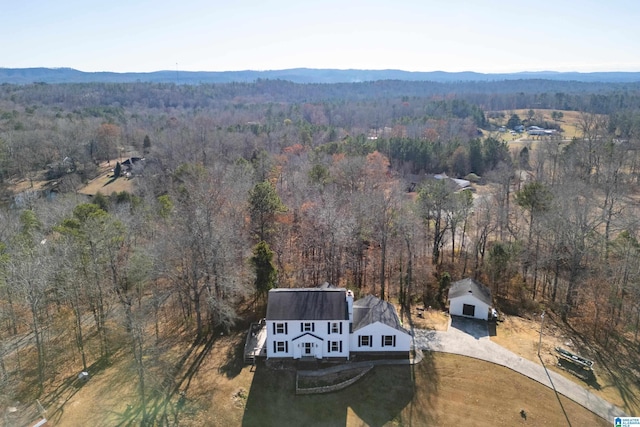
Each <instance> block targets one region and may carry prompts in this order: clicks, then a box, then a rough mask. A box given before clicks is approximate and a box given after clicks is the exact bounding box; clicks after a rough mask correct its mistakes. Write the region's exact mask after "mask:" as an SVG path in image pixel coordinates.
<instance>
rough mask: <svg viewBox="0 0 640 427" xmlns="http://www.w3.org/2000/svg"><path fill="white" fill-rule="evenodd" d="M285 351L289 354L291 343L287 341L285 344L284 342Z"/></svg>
mask: <svg viewBox="0 0 640 427" xmlns="http://www.w3.org/2000/svg"><path fill="white" fill-rule="evenodd" d="M284 351H286V352H287V353H289V341H285V342H284Z"/></svg>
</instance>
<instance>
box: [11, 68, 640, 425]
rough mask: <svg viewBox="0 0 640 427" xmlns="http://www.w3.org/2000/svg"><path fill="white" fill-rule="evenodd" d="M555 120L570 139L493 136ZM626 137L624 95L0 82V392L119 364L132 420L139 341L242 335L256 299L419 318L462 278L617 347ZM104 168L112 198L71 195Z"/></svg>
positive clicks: (625, 237) (143, 370)
mask: <svg viewBox="0 0 640 427" xmlns="http://www.w3.org/2000/svg"><path fill="white" fill-rule="evenodd" d="M522 109H525V110H530V114H527V115H522V117H518V115H517V114H516V113H515V110H522ZM543 110H553V111H554V113H555V114H554V115H553V117H554V120H547V119H544V118H543V116H542V113H541V112H542V111H543ZM560 111H564V112H565V113H566V112H570V111H571V112H577V117H578V119H577V122H576V128H577V129H578V131H579V136H577V137H573V138H566V137H564V136H563V135H562V133H561V132H559V133H558V135H559V136H556V135H554V136H553V137H539V138H537V139H536V140H527V141H525V142H524V144H523V145H522V146H517V147H515V146H512V145H510V144H508V143H507V142H506V141H505V140H504V139H502V138H501V136H500V133H499V132H498V131H497V130H498V128H499V126H502V125H507V123H508V120H511V119H516V118H517V119H518V123H522V124H526V125H541V126H543V127H547V128H557V129H560V130H561V129H562V114H559V113H558V112H560ZM514 116H515V117H514ZM639 137H640V86H638V84H637V83H630V84H612V83H607V84H604V83H602V84H601V83H580V82H557V81H550V80H521V81H504V82H460V83H432V82H406V81H376V82H367V83H353V84H296V83H291V82H286V81H272V80H260V81H256V82H253V83H229V84H206V85H194V86H188V85H174V84H156V83H126V84H124V83H121V84H107V83H87V84H31V85H10V84H4V85H0V197H1V200H2V205H1V207H0V343H1V346H0V400H2V401H3V402H8V401H13V400H15V399H30V398H35V397H41V398H46V397H47V395H46V392H47V385H48V384H50V383H51V382H52V381H54V380H55V379H56V378H58V377H59V376H61V375H65V374H67V375H68V374H69V373H68V372H67V373H61V372H60V369H58V368H57V366H58V365H59V364H62V361H64V360H67V361H69V360H71V361H73V363H75V365H74V366H75V368H74V369H75V371H74V372H76V374H77V372H79V371H83V370H87V367H88V366H90V365H92V364H95V363H97V362H99V361H105V360H106V361H108V360H109V358H110V357H111V356H112V355H113V354H114V353H115V352H118V351H124V352H126V353H127V354H128V355H129V357H130V359H131V363H132V365H131V366H132V370H133V371H134V372H135V376H136V379H137V381H138V382H139V396H140V402H139V404H140V406H141V408H142V411H143V414H145V411H146V405H147V402H148V400H150V399H152V398H157V397H158V396H161V398H162V399H167V400H168V399H171V398H172V396H174V395H175V393H176V391H177V390H178V387H179V384H178V383H177V382H176V381H177V380H176V379H175V378H174V377H173V374H172V371H171V369H169V368H168V366H169V361H167V360H165V359H163V355H162V353H161V352H158V351H156V349H157V348H158V346H159V345H160V344H161V343H162V342H164V341H165V340H167V339H169V338H170V337H171V336H173V335H177V334H182V335H187V336H191V337H193V339H194V340H198V339H203V338H204V337H207V336H210V335H211V334H213V333H220V332H225V333H226V332H227V331H229V330H232V329H234V328H236V327H237V325H245V323H246V321H247V319H249V318H251V319H255V318H259V317H260V316H262V315H263V314H264V313H263V312H262V310H263V309H264V299H265V294H266V291H267V290H268V289H270V288H272V287H274V286H278V287H309V286H316V285H318V284H321V283H323V282H329V283H332V284H336V285H339V286H344V287H348V288H350V289H353V290H354V292H356V294H358V295H363V294H367V293H373V294H376V295H378V296H379V297H381V298H383V299H389V300H392V301H394V302H397V303H398V304H399V305H401V306H405V307H406V306H408V305H409V304H412V303H414V304H423V305H424V306H433V307H442V306H443V304H444V302H445V295H446V289H447V286H448V284H449V282H450V281H451V280H457V279H460V278H462V277H465V276H472V277H476V278H478V279H479V280H481V281H483V282H484V283H486V284H487V285H489V286H490V287H491V289H492V291H493V294H494V297H495V298H496V300H497V303H498V308H499V309H500V310H502V311H504V312H508V313H514V314H518V313H523V312H534V311H538V312H539V311H540V310H541V309H543V308H545V309H547V310H552V311H553V312H555V313H557V314H558V315H559V316H561V317H562V318H563V319H564V320H565V321H566V322H569V323H570V324H572V325H574V326H575V327H576V328H579V329H580V330H581V331H583V332H584V333H586V334H590V335H591V336H593V338H594V339H595V340H597V341H599V342H601V343H603V344H604V343H609V342H612V343H613V342H615V343H617V342H621V340H623V339H629V340H631V341H632V342H633V343H635V345H637V343H638V330H639V326H640V243H639V240H638V239H639V238H640V223H639V222H638V218H639V217H640V215H639V213H640V212H638V202H637V201H638V197H639V196H640V182H639V177H640V155H639V150H638V149H639V148H640V139H639ZM130 157H135V158H144V160H141V161H140V162H138V163H137V164H136V165H134V166H133V167H132V168H131V171H130V173H128V174H127V175H126V176H125V175H124V174H123V173H122V168H123V166H122V165H121V162H123V160H124V159H126V158H130ZM105 162H107V164H108V165H109V167H110V168H113V172H112V174H113V177H112V179H113V180H129V181H130V182H131V184H132V185H131V190H130V191H122V192H118V193H113V194H102V193H97V194H94V195H93V196H92V197H89V196H86V195H83V194H81V193H80V192H79V190H80V189H81V188H82V187H83V186H84V185H85V184H86V183H87V182H89V181H90V180H92V179H93V178H95V177H96V176H97V175H98V174H99V173H100V171H101V167H103V165H104V164H105ZM443 172H444V173H446V174H447V175H448V176H449V177H453V178H465V179H467V180H469V181H472V182H473V185H472V188H473V190H474V191H473V192H472V191H471V190H463V191H458V188H457V187H456V185H455V184H454V181H452V180H447V179H434V178H433V176H434V174H441V173H443ZM247 307H250V309H249V311H250V313H249V314H248V313H247V311H246V308H247ZM25 334H29V335H30V336H31V337H32V340H33V346H24V345H22V344H20V342H21V341H20V340H18V339H17V338H18V337H21V336H24V335H25ZM26 361H29V362H28V363H32V366H33V367H34V369H32V370H30V369H27V365H28V363H27V362H26ZM145 416H147V415H146V414H145ZM153 416H160V415H158V414H157V413H154V415H153ZM149 417H152V416H151V415H149Z"/></svg>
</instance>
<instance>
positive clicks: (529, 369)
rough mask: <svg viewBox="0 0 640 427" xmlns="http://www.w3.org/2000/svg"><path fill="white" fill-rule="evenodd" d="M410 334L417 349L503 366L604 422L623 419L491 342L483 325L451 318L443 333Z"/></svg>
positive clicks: (621, 414) (561, 379) (566, 382)
mask: <svg viewBox="0 0 640 427" xmlns="http://www.w3.org/2000/svg"><path fill="white" fill-rule="evenodd" d="M413 333H414V346H415V348H417V349H422V350H427V351H439V352H443V353H453V354H459V355H462V356H468V357H473V358H475V359H481V360H486V361H487V362H491V363H495V364H497V365H501V366H505V367H507V368H509V369H512V370H514V371H516V372H519V373H521V374H522V375H525V376H527V377H529V378H531V379H533V380H535V381H537V382H539V383H541V384H543V385H546V386H547V387H549V388H552V389H554V390H555V391H556V392H557V393H560V394H562V395H564V396H566V397H568V398H569V399H571V400H573V401H575V402H577V403H579V404H580V405H582V406H584V407H585V408H587V409H589V410H590V411H592V412H594V413H595V414H597V415H599V416H601V417H602V418H604V419H605V420H607V421H612V422H613V419H614V418H615V417H624V416H626V414H625V413H624V412H623V411H622V410H621V409H620V408H618V407H616V406H614V405H612V404H610V403H609V402H607V401H605V400H604V399H602V398H600V397H598V396H596V395H594V394H592V393H591V392H589V391H588V390H586V389H584V388H583V387H581V386H580V385H579V384H576V383H574V382H573V381H571V380H569V379H567V378H565V377H563V376H562V375H560V374H558V373H556V372H553V371H550V370H548V369H546V368H545V367H544V366H543V365H539V364H537V363H534V362H531V361H529V360H527V359H524V358H522V357H520V356H518V355H516V354H515V353H512V352H511V351H509V350H507V349H506V348H504V347H502V346H499V345H498V344H496V343H494V342H493V341H491V340H490V339H489V331H488V328H487V323H486V322H483V321H476V320H472V319H464V318H458V317H454V318H452V320H451V321H450V323H449V328H448V330H447V331H446V332H439V331H429V330H424V329H414V331H413Z"/></svg>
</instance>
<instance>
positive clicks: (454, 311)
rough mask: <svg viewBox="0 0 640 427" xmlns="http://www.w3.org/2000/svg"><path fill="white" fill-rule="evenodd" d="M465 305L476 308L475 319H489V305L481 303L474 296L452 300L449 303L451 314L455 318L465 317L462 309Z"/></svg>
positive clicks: (462, 296) (469, 295)
mask: <svg viewBox="0 0 640 427" xmlns="http://www.w3.org/2000/svg"><path fill="white" fill-rule="evenodd" d="M465 304H468V305H474V306H475V307H476V308H475V314H474V316H473V317H474V318H475V319H482V320H487V318H488V317H489V305H487V304H485V303H484V302H482V301H480V300H479V299H478V298H476V297H475V296H473V295H472V294H468V295H461V296H459V297H456V298H453V299H451V300H450V302H449V314H451V315H453V316H464V314H462V313H463V312H462V309H463V307H464V305H465ZM464 317H471V316H464Z"/></svg>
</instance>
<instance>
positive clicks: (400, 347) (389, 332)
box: [350, 322, 411, 353]
mask: <svg viewBox="0 0 640 427" xmlns="http://www.w3.org/2000/svg"><path fill="white" fill-rule="evenodd" d="M362 336H368V337H370V344H371V345H370V346H366V347H361V346H360V345H359V344H360V337H362ZM384 336H393V337H395V339H394V342H395V346H385V345H383V337H384ZM350 341H351V351H352V352H356V353H357V352H377V353H379V352H385V351H388V352H408V351H409V349H410V348H411V336H410V335H409V334H406V333H404V332H402V331H399V330H397V329H395V328H392V327H391V326H388V325H385V324H384V323H380V322H375V323H372V324H370V325H367V326H365V327H364V328H360V329H358V330H357V331H355V332H354V333H353V334H351V340H350Z"/></svg>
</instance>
